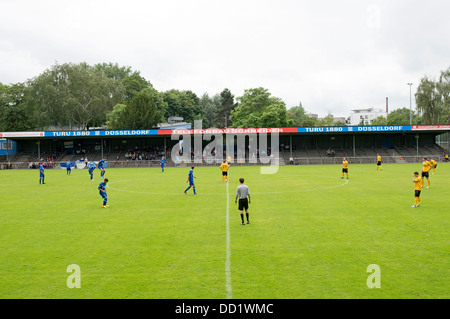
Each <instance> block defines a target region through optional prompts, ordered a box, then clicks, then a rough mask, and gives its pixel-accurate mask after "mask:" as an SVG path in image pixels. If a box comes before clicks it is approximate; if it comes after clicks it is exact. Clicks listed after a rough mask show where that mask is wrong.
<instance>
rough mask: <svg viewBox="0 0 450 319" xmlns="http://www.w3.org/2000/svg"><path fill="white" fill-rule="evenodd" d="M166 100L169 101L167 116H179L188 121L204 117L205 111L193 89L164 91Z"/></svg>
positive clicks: (191, 121) (192, 121)
mask: <svg viewBox="0 0 450 319" xmlns="http://www.w3.org/2000/svg"><path fill="white" fill-rule="evenodd" d="M163 99H164V102H166V103H167V108H166V111H165V118H166V119H167V118H168V117H170V116H179V117H182V118H183V119H184V121H185V122H187V123H192V124H193V123H194V120H196V119H202V118H203V115H204V113H205V111H204V109H203V108H202V106H201V104H200V99H199V98H198V96H197V95H196V94H195V93H194V92H192V91H179V90H175V89H172V90H169V91H166V92H164V93H163Z"/></svg>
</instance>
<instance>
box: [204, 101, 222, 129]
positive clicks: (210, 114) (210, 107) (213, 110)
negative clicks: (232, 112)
mask: <svg viewBox="0 0 450 319" xmlns="http://www.w3.org/2000/svg"><path fill="white" fill-rule="evenodd" d="M220 102H221V98H220V95H219V94H216V95H214V96H209V94H208V93H204V94H203V95H202V96H201V98H200V106H201V108H202V109H203V110H204V115H203V118H202V121H203V123H202V124H203V128H211V127H222V126H220V125H217V124H216V114H217V113H218V109H219V107H220Z"/></svg>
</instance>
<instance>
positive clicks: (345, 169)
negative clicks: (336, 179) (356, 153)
mask: <svg viewBox="0 0 450 319" xmlns="http://www.w3.org/2000/svg"><path fill="white" fill-rule="evenodd" d="M344 174H347V179H348V161H347V159H346V158H345V157H344V158H343V161H342V177H341V179H343V178H344Z"/></svg>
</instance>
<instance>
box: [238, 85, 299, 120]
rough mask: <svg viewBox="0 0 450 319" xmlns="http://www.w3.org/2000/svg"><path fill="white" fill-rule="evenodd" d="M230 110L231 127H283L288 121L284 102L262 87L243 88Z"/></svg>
mask: <svg viewBox="0 0 450 319" xmlns="http://www.w3.org/2000/svg"><path fill="white" fill-rule="evenodd" d="M237 100H238V103H239V105H238V106H237V107H236V108H235V109H234V110H233V111H232V112H231V120H232V122H233V127H243V128H247V127H284V126H287V125H288V123H289V124H292V123H293V121H292V120H291V121H288V118H287V111H286V104H285V103H284V102H283V101H282V100H281V99H279V98H277V97H273V96H272V95H271V93H270V92H269V91H268V90H267V89H264V88H262V87H259V88H254V89H249V90H245V92H244V95H243V96H241V97H238V98H237Z"/></svg>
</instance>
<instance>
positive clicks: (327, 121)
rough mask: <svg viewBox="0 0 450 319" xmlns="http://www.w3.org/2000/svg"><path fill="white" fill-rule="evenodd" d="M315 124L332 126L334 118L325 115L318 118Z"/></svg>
mask: <svg viewBox="0 0 450 319" xmlns="http://www.w3.org/2000/svg"><path fill="white" fill-rule="evenodd" d="M316 125H317V126H333V125H334V119H333V116H332V115H327V116H325V117H324V118H323V119H321V120H319V121H318V122H317V124H316Z"/></svg>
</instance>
